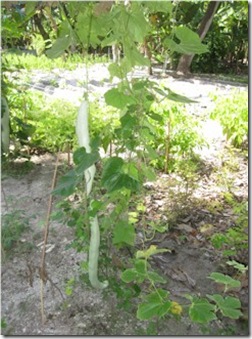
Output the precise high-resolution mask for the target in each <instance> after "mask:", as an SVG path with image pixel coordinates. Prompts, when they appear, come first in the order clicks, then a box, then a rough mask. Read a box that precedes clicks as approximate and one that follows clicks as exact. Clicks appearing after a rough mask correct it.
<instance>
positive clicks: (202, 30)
mask: <svg viewBox="0 0 252 339" xmlns="http://www.w3.org/2000/svg"><path fill="white" fill-rule="evenodd" d="M219 4H220V3H219V2H218V1H211V2H210V3H209V5H208V8H207V11H206V14H205V15H204V17H203V19H202V21H201V23H200V27H199V29H198V34H199V37H200V40H201V41H202V40H203V39H204V38H205V36H206V34H207V32H208V30H209V28H210V26H211V23H212V22H213V18H214V14H215V13H216V11H217V9H218V7H219ZM194 55H195V54H184V55H182V56H181V58H180V60H179V63H178V67H177V71H178V72H181V73H184V74H187V73H189V72H190V66H191V63H192V61H193V58H194Z"/></svg>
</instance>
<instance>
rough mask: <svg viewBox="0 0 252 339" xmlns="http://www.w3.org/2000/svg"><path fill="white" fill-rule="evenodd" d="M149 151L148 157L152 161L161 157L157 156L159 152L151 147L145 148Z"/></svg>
mask: <svg viewBox="0 0 252 339" xmlns="http://www.w3.org/2000/svg"><path fill="white" fill-rule="evenodd" d="M145 147H146V149H147V151H148V156H149V157H150V159H152V160H155V159H157V158H158V157H159V155H158V154H157V152H156V151H155V150H154V149H153V148H152V147H151V146H149V145H146V146H145Z"/></svg>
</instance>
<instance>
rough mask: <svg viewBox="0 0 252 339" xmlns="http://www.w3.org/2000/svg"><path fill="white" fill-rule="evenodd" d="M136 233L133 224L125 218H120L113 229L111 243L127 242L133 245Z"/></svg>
mask: <svg viewBox="0 0 252 339" xmlns="http://www.w3.org/2000/svg"><path fill="white" fill-rule="evenodd" d="M135 238H136V233H135V229H134V227H133V225H131V224H129V223H128V222H127V221H125V220H120V221H119V222H118V223H117V224H116V226H115V228H114V231H113V244H114V245H118V244H128V245H131V246H133V245H134V243H135Z"/></svg>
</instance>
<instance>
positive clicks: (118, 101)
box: [104, 88, 135, 109]
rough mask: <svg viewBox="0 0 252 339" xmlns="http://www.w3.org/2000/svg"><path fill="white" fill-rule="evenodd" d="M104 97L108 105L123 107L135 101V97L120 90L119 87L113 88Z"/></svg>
mask: <svg viewBox="0 0 252 339" xmlns="http://www.w3.org/2000/svg"><path fill="white" fill-rule="evenodd" d="M104 98H105V101H106V104H107V105H110V106H113V107H116V108H119V109H123V108H125V107H126V106H127V105H130V104H133V103H135V99H134V98H133V97H132V96H130V95H127V94H124V93H122V92H120V91H119V90H118V88H112V89H110V90H109V91H107V92H106V93H105V94H104Z"/></svg>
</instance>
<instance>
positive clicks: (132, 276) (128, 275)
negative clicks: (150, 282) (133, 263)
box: [121, 268, 138, 283]
mask: <svg viewBox="0 0 252 339" xmlns="http://www.w3.org/2000/svg"><path fill="white" fill-rule="evenodd" d="M137 278H138V273H137V272H136V270H135V269H134V268H129V269H127V270H125V271H124V272H122V275H121V279H122V281H124V282H125V283H130V282H132V281H135V280H137Z"/></svg>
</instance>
